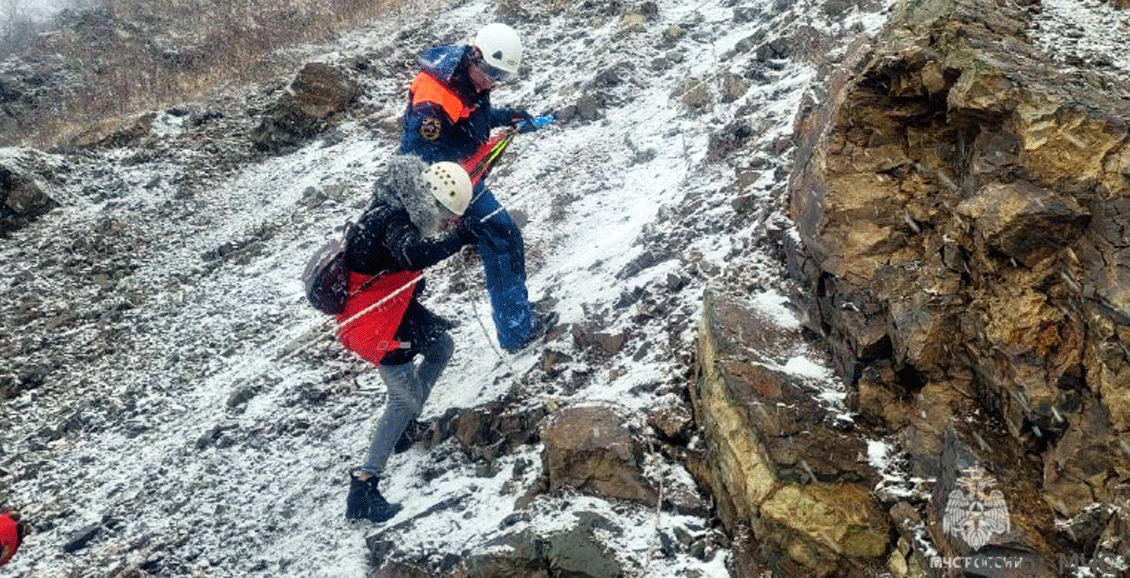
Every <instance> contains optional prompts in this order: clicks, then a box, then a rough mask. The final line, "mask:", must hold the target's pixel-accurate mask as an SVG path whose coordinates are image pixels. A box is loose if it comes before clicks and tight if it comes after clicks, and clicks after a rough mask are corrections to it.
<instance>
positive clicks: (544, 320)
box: [505, 311, 560, 354]
mask: <svg viewBox="0 0 1130 578" xmlns="http://www.w3.org/2000/svg"><path fill="white" fill-rule="evenodd" d="M535 315H536V318H535V319H534V328H533V329H532V330H530V336H529V337H527V338H526V342H525V343H523V344H522V345H519V346H518V347H507V348H505V349H506V353H511V354H513V353H518V352H519V351H522V350H523V349H525V348H527V347H529V346H530V345H531V344H532V343H533V342H535V341H537V340H539V339H541V338H542V337H545V336H546V335H547V334H548V333H549V332H550V330H552V329H553V328H554V327H556V326H557V320H558V319H560V316H559V315H557V312H556V311H549V312H547V313H536V312H535Z"/></svg>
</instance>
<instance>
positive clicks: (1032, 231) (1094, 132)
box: [790, 0, 1130, 550]
mask: <svg viewBox="0 0 1130 578" xmlns="http://www.w3.org/2000/svg"><path fill="white" fill-rule="evenodd" d="M907 4H908V5H909V7H908V6H904V7H903V8H902V9H901V12H900V13H898V14H896V16H895V17H894V19H893V20H892V26H891V27H890V29H889V31H888V33H887V35H886V38H885V39H884V40H883V42H882V43H881V44H880V45H878V46H877V47H875V48H873V49H871V50H870V51H868V50H860V51H858V52H857V53H856V55H855V58H854V60H853V63H852V64H849V65H848V66H846V67H845V68H844V69H842V70H839V71H837V72H836V74H835V75H833V76H832V77H830V78H829V82H828V85H829V95H828V98H827V99H826V100H825V104H824V106H822V107H820V108H815V107H813V108H811V109H808V110H805V111H802V115H801V117H800V118H799V122H798V125H797V131H798V134H797V137H798V139H799V140H801V141H802V142H803V146H802V150H801V151H800V159H799V162H798V170H797V171H796V172H795V173H794V177H793V181H792V183H791V191H790V194H791V207H792V212H793V215H794V217H795V219H796V222H797V225H798V228H799V232H800V237H801V240H802V243H803V246H804V250H805V251H806V253H807V256H808V257H807V259H798V260H797V261H796V262H795V263H794V265H795V266H794V274H795V277H796V278H797V279H798V280H799V281H801V283H802V284H803V285H804V286H805V287H806V288H807V290H808V292H809V295H810V296H811V297H812V298H813V299H811V300H810V301H808V303H809V304H810V306H809V308H808V311H807V313H808V317H809V319H808V321H809V325H810V326H811V327H812V328H813V329H815V330H818V331H821V332H823V333H825V334H826V335H828V336H829V338H830V341H831V344H832V349H833V351H834V352H835V357H836V367H837V369H838V370H839V371H840V373H841V374H842V376H843V377H844V378H845V379H846V380H848V381H849V382H851V383H854V384H858V390H857V396H858V397H856V398H855V399H856V403H857V406H856V409H858V410H859V411H860V412H861V413H862V414H863V415H865V416H870V417H871V418H872V419H873V420H874V421H875V422H877V423H880V424H882V425H883V427H885V428H887V429H888V430H889V431H892V432H898V434H899V436H900V439H901V440H902V441H903V443H904V446H907V449H908V451H910V453H911V455H912V458H913V466H914V468H915V469H916V471H917V472H918V473H919V474H922V475H926V476H936V475H938V473H939V471H938V468H939V464H938V461H937V455H938V453H937V450H938V449H939V448H940V440H941V434H942V427H943V426H942V424H943V423H944V420H953V419H957V418H967V417H968V416H969V412H970V411H973V412H975V413H984V414H987V415H989V416H992V417H996V418H999V419H1000V423H1001V424H1002V429H1003V432H1004V433H1006V434H1007V435H1006V436H1005V437H1003V438H1002V439H1004V440H1006V442H1007V443H1009V444H1013V445H1014V446H1016V447H1018V448H1021V449H1022V450H1027V452H1028V453H1029V455H1030V456H1033V458H1034V459H1037V460H1040V461H1042V464H1043V473H1042V478H1043V479H1042V483H1041V484H1040V486H1041V488H1042V490H1041V491H1037V492H1036V494H1037V495H1040V494H1042V496H1043V498H1044V500H1045V501H1046V506H1045V505H1041V504H1039V503H1035V504H1033V503H1030V502H1029V503H1026V504H1025V505H1024V508H1028V509H1029V510H1028V511H1027V512H1025V513H1024V514H1020V515H1028V516H1031V517H1034V518H1035V517H1040V518H1044V517H1046V516H1044V515H1043V514H1042V513H1040V512H1039V511H1040V509H1041V508H1045V507H1047V506H1050V507H1051V508H1053V509H1054V511H1055V512H1056V513H1058V514H1059V515H1060V516H1064V517H1068V518H1070V517H1075V516H1079V515H1081V514H1082V513H1083V512H1084V510H1086V509H1087V508H1088V506H1090V505H1091V504H1092V503H1093V502H1107V503H1110V502H1111V501H1113V500H1114V499H1115V497H1116V492H1117V490H1116V488H1117V487H1118V485H1119V484H1122V483H1124V482H1125V481H1126V480H1127V479H1130V445H1128V444H1127V440H1128V439H1130V352H1128V351H1127V349H1126V347H1125V346H1124V344H1125V343H1128V342H1130V341H1128V340H1130V289H1128V287H1130V250H1128V245H1127V238H1128V237H1127V231H1128V228H1130V129H1128V126H1130V125H1128V123H1127V120H1126V119H1128V118H1130V100H1128V99H1127V95H1130V84H1127V83H1126V81H1125V79H1124V78H1119V77H1116V76H1113V75H1108V76H1102V75H1101V74H1100V73H1098V72H1090V71H1087V72H1083V71H1078V70H1075V71H1067V72H1062V71H1058V70H1052V69H1051V68H1050V67H1049V65H1048V64H1047V62H1048V61H1049V60H1050V59H1048V58H1047V57H1046V55H1044V54H1043V53H1042V52H1041V51H1040V49H1039V48H1038V47H1036V46H1034V44H1033V43H1032V42H1031V41H1030V40H1028V36H1027V32H1026V31H1027V28H1028V23H1029V19H1030V17H1031V11H1030V10H1028V9H1025V8H1021V7H1015V6H1009V5H1002V4H1000V3H997V2H989V1H985V0H956V1H950V0H934V1H927V2H916V3H907ZM1035 8H1037V7H1035V6H1033V7H1032V9H1035ZM970 401H976V403H975V404H973V407H972V408H970V407H969V406H970V404H969V402H970ZM926 413H929V414H930V415H931V416H932V417H934V418H937V420H942V421H941V423H939V422H938V421H935V422H934V423H929V422H928V421H924V420H921V419H920V418H919V417H918V415H925V414H926ZM988 459H990V460H991V459H993V458H988ZM1022 461H1023V460H1022ZM997 465H998V467H999V469H1000V470H1004V469H1007V468H1010V467H1012V465H1011V464H1009V465H1005V464H1003V463H1000V464H997ZM1013 475H1015V474H1013ZM1035 475H1036V476H1037V478H1038V477H1039V476H1040V474H1039V473H1036V474H1035ZM1017 507H1020V506H1019V505H1018V506H1017ZM1047 530H1048V529H1047V528H1044V531H1047ZM1032 531H1033V532H1039V531H1040V530H1038V529H1036V530H1032ZM1026 539H1027V540H1028V544H1029V546H1030V547H1032V548H1033V549H1035V550H1039V549H1040V547H1039V545H1038V544H1035V542H1036V541H1038V540H1036V539H1035V537H1034V535H1031V534H1030V535H1029V536H1027V538H1026Z"/></svg>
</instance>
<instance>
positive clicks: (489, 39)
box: [474, 22, 522, 74]
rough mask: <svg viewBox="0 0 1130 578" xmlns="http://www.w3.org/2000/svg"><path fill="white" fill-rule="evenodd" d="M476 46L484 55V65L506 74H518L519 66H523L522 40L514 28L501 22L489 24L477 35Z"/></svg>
mask: <svg viewBox="0 0 1130 578" xmlns="http://www.w3.org/2000/svg"><path fill="white" fill-rule="evenodd" d="M474 46H475V48H478V49H479V51H480V52H482V53H483V63H484V64H487V65H488V66H490V67H493V68H496V69H498V70H500V71H502V72H505V73H509V74H517V73H518V66H519V65H521V64H522V39H521V38H518V33H517V32H516V31H515V30H514V29H513V28H511V27H509V26H507V25H505V24H502V23H500V22H495V23H493V24H487V25H486V26H483V27H482V28H481V29H479V33H478V34H476V35H475V42H474ZM488 72H489V70H488Z"/></svg>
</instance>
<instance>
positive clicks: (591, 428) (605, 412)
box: [540, 406, 657, 504]
mask: <svg viewBox="0 0 1130 578" xmlns="http://www.w3.org/2000/svg"><path fill="white" fill-rule="evenodd" d="M540 431H541V440H542V443H543V444H545V450H544V451H543V452H542V464H543V466H544V469H545V473H546V475H547V476H548V479H549V490H550V491H556V490H560V489H564V488H571V489H575V490H577V491H580V492H583V493H588V494H592V495H596V496H604V497H608V498H615V499H620V500H629V501H634V502H642V503H645V504H655V501H656V499H657V493H656V491H655V489H654V488H653V487H652V485H651V483H650V482H648V481H647V479H646V478H645V477H644V475H643V472H642V465H643V456H644V451H643V447H642V446H641V444H640V442H639V441H638V440H637V439H636V436H634V435H633V434H632V432H631V430H629V429H628V426H627V424H626V423H625V420H624V418H623V417H621V416H620V415H619V414H617V413H616V412H615V411H614V410H613V409H612V408H609V407H605V406H573V407H567V408H564V409H562V410H560V411H558V412H556V413H554V414H552V415H550V416H549V417H548V418H546V420H545V421H544V422H542V424H541V428H540Z"/></svg>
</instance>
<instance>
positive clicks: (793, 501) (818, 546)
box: [691, 293, 890, 576]
mask: <svg viewBox="0 0 1130 578" xmlns="http://www.w3.org/2000/svg"><path fill="white" fill-rule="evenodd" d="M705 303H706V305H705V310H704V312H703V320H702V324H701V326H700V331H699V344H698V367H697V378H696V380H695V383H694V385H693V386H692V396H691V398H692V401H693V402H694V409H695V420H696V422H697V423H698V424H699V427H700V428H701V430H702V433H703V435H704V437H705V443H706V455H705V459H704V462H705V463H706V464H708V465H709V466H708V467H707V468H705V469H704V468H692V471H693V472H695V473H696V474H697V475H699V476H700V477H703V478H705V479H701V480H700V481H701V482H702V483H703V484H704V485H705V486H707V487H709V488H710V490H711V492H712V493H713V495H714V497H715V501H716V503H717V504H718V506H717V507H718V513H719V516H720V517H721V519H722V521H723V523H724V524H725V525H726V526H727V528H728V529H729V530H730V531H731V532H734V533H736V532H738V529H739V528H741V527H743V526H748V527H750V528H752V529H753V536H752V538H753V539H755V540H756V541H757V542H758V543H759V544H760V550H761V552H762V554H763V555H764V556H766V557H767V558H768V562H769V564H770V565H771V566H773V567H775V568H778V569H779V575H783V576H832V575H837V576H856V575H860V576H862V575H866V573H867V572H868V571H867V570H865V568H873V569H875V568H880V567H883V566H884V564H885V555H886V553H887V550H888V547H889V541H890V522H889V520H888V518H887V516H886V514H885V512H883V510H882V509H880V508H879V506H878V504H877V503H876V502H875V501H874V500H873V499H872V498H871V496H870V489H871V487H873V486H874V485H875V483H876V482H877V480H878V474H877V473H876V472H875V471H874V469H873V468H872V467H871V466H870V465H869V464H867V463H866V462H864V461H861V460H860V459H859V456H861V455H866V448H865V446H864V443H863V441H862V440H861V439H860V437H859V436H853V435H849V434H846V433H844V432H843V431H841V430H842V426H843V423H842V422H841V421H840V416H839V414H838V413H837V412H836V411H833V410H834V409H835V408H834V407H829V406H827V405H825V404H822V403H821V402H820V401H819V399H820V397H821V396H820V394H821V391H820V390H819V389H817V388H816V387H814V386H813V385H811V384H809V383H806V380H805V377H803V375H796V374H792V373H788V372H786V371H784V370H783V368H784V367H786V366H787V365H788V362H789V360H790V359H793V358H795V355H796V351H797V350H798V349H801V350H803V347H802V346H803V340H802V338H801V335H800V331H799V328H786V327H782V326H780V325H778V324H777V323H776V322H774V321H773V319H772V318H771V317H770V316H768V315H767V314H766V313H764V312H762V311H760V310H759V309H757V308H756V307H754V306H752V305H751V304H750V303H748V302H743V301H742V300H740V299H736V298H730V297H725V296H721V295H714V294H711V293H708V294H707V295H706V299H705ZM809 354H810V355H813V356H817V357H818V356H819V353H818V352H817V351H810V352H809Z"/></svg>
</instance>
